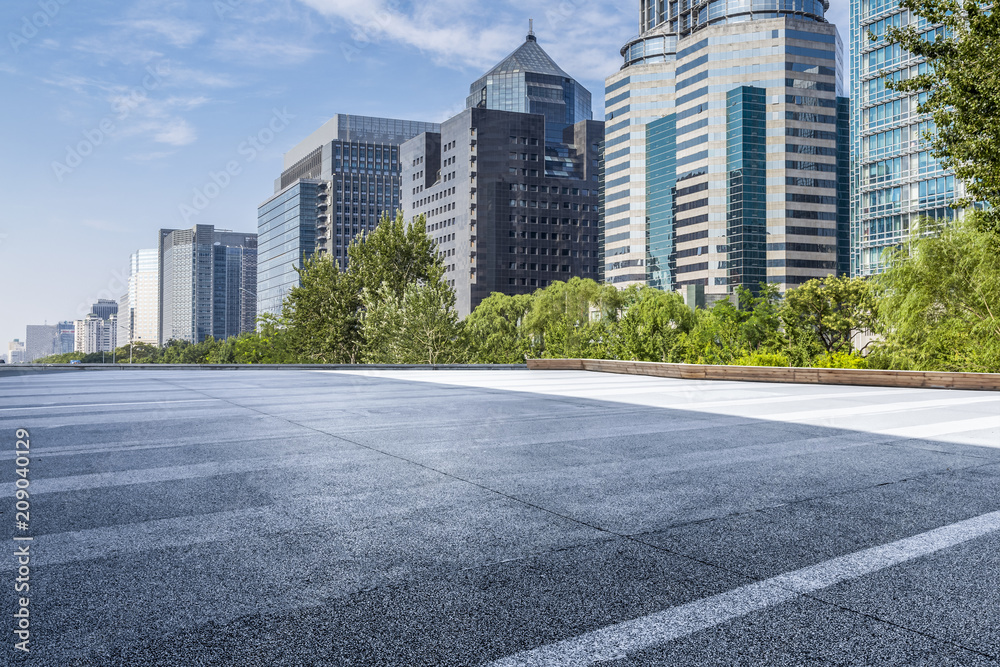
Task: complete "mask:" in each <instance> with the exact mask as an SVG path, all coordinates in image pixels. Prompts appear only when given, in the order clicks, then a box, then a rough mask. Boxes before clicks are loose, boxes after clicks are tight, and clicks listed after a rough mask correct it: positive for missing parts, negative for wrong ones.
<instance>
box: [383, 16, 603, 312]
mask: <svg viewBox="0 0 1000 667" xmlns="http://www.w3.org/2000/svg"><path fill="white" fill-rule="evenodd" d="M469 92H470V95H469V97H468V99H467V108H466V109H465V111H463V112H461V113H459V114H458V115H456V116H455V117H454V118H451V119H449V120H447V121H445V122H444V123H442V125H441V130H440V131H439V132H428V133H425V134H422V135H421V136H419V137H417V138H415V139H413V140H411V141H408V142H406V143H405V144H403V147H402V149H401V151H400V156H401V159H402V163H403V193H402V202H403V211H404V214H405V215H406V217H407V219H408V220H413V219H415V218H416V217H418V216H420V215H424V216H425V217H426V220H427V231H428V234H429V235H430V236H431V238H432V239H433V240H434V241H435V244H436V246H437V251H438V253H439V254H440V255H441V257H442V258H443V259H444V264H445V269H446V273H445V279H446V280H447V281H448V283H449V284H450V285H451V286H452V287H453V288H454V290H455V298H456V307H457V311H458V313H459V315H461V316H463V317H464V316H466V315H468V314H469V313H470V312H472V310H474V309H475V308H476V306H478V305H479V303H480V302H482V300H483V299H485V298H487V297H489V296H490V294H492V293H494V292H500V293H503V294H511V295H513V294H529V293H531V292H534V291H535V290H537V289H539V288H541V287H545V286H547V285H549V284H550V283H552V282H554V281H559V280H561V281H565V280H569V279H570V278H573V277H582V278H592V279H595V280H600V279H601V272H600V257H599V255H600V226H599V222H600V219H599V213H598V204H599V191H600V180H599V178H600V173H599V172H600V162H599V160H600V148H601V143H602V142H603V140H604V124H603V123H601V122H598V121H594V120H592V111H591V106H590V104H591V101H590V93H589V92H588V91H587V90H586V89H585V88H584V87H583V86H581V85H580V84H579V83H577V81H576V80H575V79H573V78H572V77H571V76H570V75H569V74H567V73H566V72H564V71H563V70H562V69H561V68H560V67H559V66H558V65H557V64H556V63H555V62H553V60H552V59H551V58H550V57H549V56H548V54H546V53H545V51H544V50H543V49H542V47H541V46H539V44H538V42H537V39H536V37H535V35H534V34H533V33H531V32H529V34H528V37H527V39H526V40H525V41H524V43H523V44H522V45H521V46H520V47H518V48H517V49H516V50H515V51H514V52H513V53H511V54H510V55H509V56H507V57H506V58H504V59H503V61H501V62H500V64H498V65H497V66H496V67H494V68H493V69H492V70H490V71H489V72H487V73H486V74H485V75H484V76H483V77H481V78H480V79H479V80H477V81H476V82H475V83H473V84H472V86H471V87H470V91H469Z"/></svg>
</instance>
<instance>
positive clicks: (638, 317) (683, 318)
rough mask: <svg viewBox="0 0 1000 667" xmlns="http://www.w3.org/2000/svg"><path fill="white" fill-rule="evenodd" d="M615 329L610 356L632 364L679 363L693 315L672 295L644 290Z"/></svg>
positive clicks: (648, 288) (649, 288)
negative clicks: (636, 362)
mask: <svg viewBox="0 0 1000 667" xmlns="http://www.w3.org/2000/svg"><path fill="white" fill-rule="evenodd" d="M636 297H637V298H636V300H635V302H634V303H632V304H631V305H630V306H629V307H628V310H627V311H626V313H625V315H624V316H623V317H622V318H621V320H620V321H619V322H618V324H617V327H616V334H617V335H616V337H615V338H616V341H617V345H616V346H615V350H614V356H615V358H617V359H630V360H635V361H661V362H677V361H682V360H683V354H684V351H683V348H684V343H685V335H686V334H688V333H689V332H690V331H691V330H692V329H693V328H694V326H695V323H696V321H697V316H696V315H695V313H694V311H692V310H691V309H690V308H688V307H687V306H686V305H685V304H684V299H682V298H681V296H680V295H679V294H677V293H674V292H663V291H661V290H658V289H653V288H651V287H644V288H642V289H640V290H637V292H636Z"/></svg>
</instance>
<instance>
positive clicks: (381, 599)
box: [0, 371, 1000, 667]
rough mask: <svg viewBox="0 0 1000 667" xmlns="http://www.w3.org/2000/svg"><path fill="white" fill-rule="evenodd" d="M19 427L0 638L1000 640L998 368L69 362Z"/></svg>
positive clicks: (389, 655)
mask: <svg viewBox="0 0 1000 667" xmlns="http://www.w3.org/2000/svg"><path fill="white" fill-rule="evenodd" d="M17 429H27V430H28V431H29V432H30V466H29V472H28V475H29V480H30V494H31V495H30V527H29V530H27V531H18V530H17V529H16V524H15V520H16V518H15V511H16V507H15V502H16V499H15V497H14V491H15V480H16V479H17V470H16V468H17V462H16V460H15V456H14V453H13V451H14V447H15V440H16V438H15V435H16V430H17ZM0 450H2V451H4V452H5V453H4V454H3V455H2V457H3V463H2V465H0V470H2V473H0V526H2V529H0V539H3V541H4V542H5V543H6V545H7V546H5V547H3V548H2V549H0V611H2V618H3V619H5V620H2V621H0V637H2V638H3V644H4V645H3V646H0V656H2V657H0V664H33V665H35V664H37V665H129V666H131V665H154V664H162V665H490V666H491V667H507V666H509V665H588V664H600V665H614V666H616V667H618V666H621V667H624V666H638V665H727V666H728V665H831V664H832V665H995V664H997V663H998V662H1000V493H998V492H1000V393H987V392H979V393H977V392H950V391H934V390H898V389H880V388H854V387H822V386H792V385H768V384H752V383H736V382H688V381H681V380H667V379H654V378H642V377H631V376H617V375H603V374H591V373H584V372H530V371H496V372H482V371H434V372H431V371H397V372H313V371H259V372H253V371H250V372H244V371H241V372H221V371H214V372H212V371H153V372H100V373H98V372H83V373H65V374H45V375H30V376H20V377H5V378H3V379H0ZM22 463H23V462H22ZM15 536H22V537H24V536H31V537H33V540H32V541H30V542H26V541H20V542H14V541H13V539H12V538H13V537H15ZM24 544H29V545H30V553H31V561H30V565H29V566H28V567H29V568H30V592H29V593H28V595H29V596H30V604H29V609H30V643H29V647H30V653H28V654H27V655H25V654H23V653H22V652H20V651H18V650H16V649H15V643H16V642H17V641H19V639H18V638H17V636H16V635H15V634H14V632H13V630H14V627H15V623H16V622H17V621H16V619H14V617H13V615H14V613H15V611H16V610H18V609H19V608H20V604H21V602H20V600H19V598H20V597H21V596H22V595H23V594H20V593H16V592H15V588H14V587H15V583H16V577H18V574H19V573H18V570H17V568H18V563H17V558H16V557H15V556H14V555H13V554H14V552H15V550H16V549H18V548H21V546H23V545H24Z"/></svg>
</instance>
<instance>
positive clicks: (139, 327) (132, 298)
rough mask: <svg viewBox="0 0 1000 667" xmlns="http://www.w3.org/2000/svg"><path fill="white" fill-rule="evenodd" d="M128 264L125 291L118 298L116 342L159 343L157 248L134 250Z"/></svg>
mask: <svg viewBox="0 0 1000 667" xmlns="http://www.w3.org/2000/svg"><path fill="white" fill-rule="evenodd" d="M129 267H130V269H129V280H128V292H126V293H125V294H124V295H122V298H121V299H120V300H119V312H118V340H119V344H120V345H126V344H127V343H129V342H132V343H148V344H150V345H159V342H160V321H159V318H160V307H159V301H160V298H159V297H160V290H159V270H160V267H159V259H158V253H157V251H156V250H155V249H152V250H138V251H136V252H135V253H134V254H133V255H132V256H131V258H130V261H129Z"/></svg>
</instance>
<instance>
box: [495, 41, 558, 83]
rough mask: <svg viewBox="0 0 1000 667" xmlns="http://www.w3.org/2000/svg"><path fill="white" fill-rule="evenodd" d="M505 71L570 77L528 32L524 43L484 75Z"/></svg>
mask: <svg viewBox="0 0 1000 667" xmlns="http://www.w3.org/2000/svg"><path fill="white" fill-rule="evenodd" d="M507 72H533V73H535V74H548V75H550V76H561V77H565V78H567V79H569V78H572V77H570V75H569V74H567V73H566V72H564V71H563V69H562V68H561V67H559V65H557V64H556V63H555V61H554V60H552V58H551V57H549V54H547V53H545V49H543V48H542V47H540V46H539V45H538V41H537V40H536V39H535V35H534V34H529V35H528V38H527V39H526V40H525V41H524V44H522V45H521V46H519V47H518V48H517V49H516V50H515V51H514V52H513V53H511V54H510V55H509V56H507V57H506V58H504V59H503V60H502V61H500V64H499V65H497V66H496V67H494V68H493V69H491V70H490V71H489V72H487V73H486V76H493V75H495V74H504V73H507Z"/></svg>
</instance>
